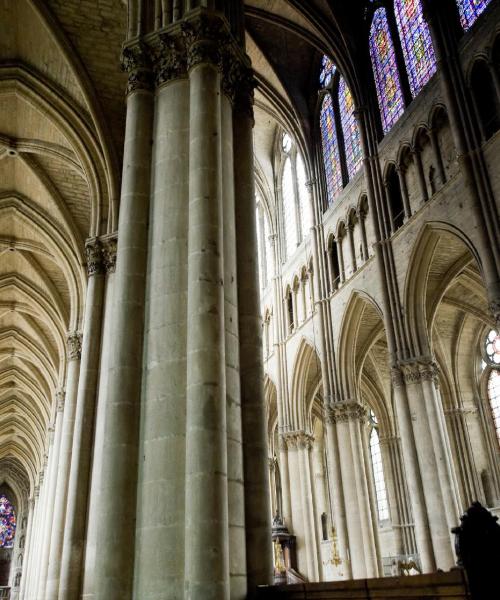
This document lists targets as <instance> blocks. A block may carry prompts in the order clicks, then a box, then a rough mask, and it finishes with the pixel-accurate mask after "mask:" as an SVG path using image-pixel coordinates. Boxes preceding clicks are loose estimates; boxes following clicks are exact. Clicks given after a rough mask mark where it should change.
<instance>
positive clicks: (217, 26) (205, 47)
mask: <svg viewBox="0 0 500 600" xmlns="http://www.w3.org/2000/svg"><path fill="white" fill-rule="evenodd" d="M181 30H182V35H183V36H184V40H185V44H186V51H187V68H188V70H189V69H192V68H193V67H195V66H196V65H199V64H202V63H205V64H212V65H216V66H217V67H219V66H220V63H221V48H222V47H223V46H225V45H227V44H229V42H230V36H229V32H228V29H227V26H226V24H225V23H224V21H223V20H222V19H220V18H219V17H213V16H208V15H206V14H203V13H202V14H201V15H199V16H198V17H197V18H196V19H193V20H190V21H185V22H184V23H182V25H181Z"/></svg>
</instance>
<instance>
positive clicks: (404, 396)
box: [391, 368, 436, 573]
mask: <svg viewBox="0 0 500 600" xmlns="http://www.w3.org/2000/svg"><path fill="white" fill-rule="evenodd" d="M391 379H392V386H393V391H394V405H395V412H396V418H397V420H398V426H399V431H400V434H401V445H402V449H403V459H404V465H405V471H406V482H407V485H408V492H409V500H410V504H411V509H412V513H413V520H414V523H415V541H416V545H417V550H418V554H419V557H420V563H421V566H422V570H423V572H424V573H430V572H432V571H435V570H436V562H435V557H434V551H433V548H432V539H431V533H430V525H429V520H428V516H427V506H426V500H425V496H424V487H423V484H422V474H421V470H420V464H419V459H418V453H417V447H416V440H415V436H414V431H413V423H412V421H413V415H412V413H411V410H410V403H409V400H408V393H407V389H406V387H405V385H404V378H403V375H402V374H401V371H400V370H399V369H398V368H393V369H392V370H391Z"/></svg>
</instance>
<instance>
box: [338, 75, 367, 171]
mask: <svg viewBox="0 0 500 600" xmlns="http://www.w3.org/2000/svg"><path fill="white" fill-rule="evenodd" d="M339 110H340V122H341V123H342V132H343V134H344V146H345V158H346V162H347V172H348V173H349V179H351V178H352V177H354V175H356V173H357V172H358V171H359V168H360V167H361V163H362V160H363V153H362V151H361V135H360V132H359V127H358V123H357V121H356V117H355V115H354V100H353V97H352V94H351V90H350V89H349V87H348V85H347V83H346V82H345V79H344V78H343V77H341V78H340V81H339Z"/></svg>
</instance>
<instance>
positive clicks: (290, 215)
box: [282, 157, 298, 258]
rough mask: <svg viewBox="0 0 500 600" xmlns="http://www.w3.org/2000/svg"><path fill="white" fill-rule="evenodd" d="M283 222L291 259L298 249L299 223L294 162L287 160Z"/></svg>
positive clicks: (284, 172) (287, 250)
mask: <svg viewBox="0 0 500 600" xmlns="http://www.w3.org/2000/svg"><path fill="white" fill-rule="evenodd" d="M282 191H283V220H284V229H285V243H286V256H287V258H289V257H290V256H291V255H292V254H293V253H294V252H295V250H296V248H297V241H298V240H297V223H296V214H295V195H294V191H293V174H292V161H291V159H290V157H288V158H287V159H286V160H285V166H284V168H283V180H282Z"/></svg>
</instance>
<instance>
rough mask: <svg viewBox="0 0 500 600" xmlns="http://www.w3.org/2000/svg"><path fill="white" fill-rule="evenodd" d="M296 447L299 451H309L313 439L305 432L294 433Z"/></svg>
mask: <svg viewBox="0 0 500 600" xmlns="http://www.w3.org/2000/svg"><path fill="white" fill-rule="evenodd" d="M296 437H297V446H298V447H299V448H300V449H301V450H311V448H312V447H313V444H314V437H313V436H312V435H310V434H309V433H306V432H305V431H298V432H297V433H296Z"/></svg>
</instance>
